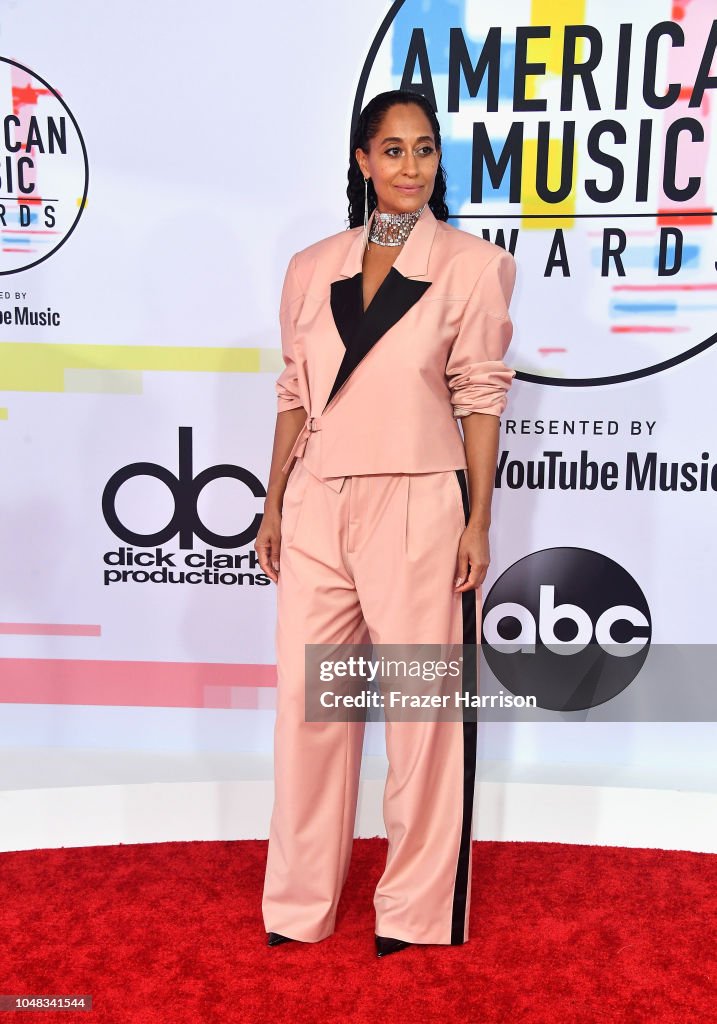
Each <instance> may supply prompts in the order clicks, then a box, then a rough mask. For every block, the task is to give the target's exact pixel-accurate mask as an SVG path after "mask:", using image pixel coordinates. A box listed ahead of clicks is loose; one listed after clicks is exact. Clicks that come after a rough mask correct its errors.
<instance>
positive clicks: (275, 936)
mask: <svg viewBox="0 0 717 1024" xmlns="http://www.w3.org/2000/svg"><path fill="white" fill-rule="evenodd" d="M282 942H294V939H290V938H289V937H288V936H287V935H279V933H278V932H269V933H268V941H267V946H280V945H281V944H282Z"/></svg>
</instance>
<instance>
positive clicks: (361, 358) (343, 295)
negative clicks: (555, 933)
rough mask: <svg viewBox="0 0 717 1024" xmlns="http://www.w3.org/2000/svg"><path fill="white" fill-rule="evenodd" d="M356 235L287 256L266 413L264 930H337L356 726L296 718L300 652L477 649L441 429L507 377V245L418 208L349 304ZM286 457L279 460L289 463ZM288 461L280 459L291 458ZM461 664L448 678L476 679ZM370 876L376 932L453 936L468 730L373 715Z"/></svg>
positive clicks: (458, 502)
mask: <svg viewBox="0 0 717 1024" xmlns="http://www.w3.org/2000/svg"><path fill="white" fill-rule="evenodd" d="M363 252H364V239H363V229H362V228H353V229H351V230H349V231H344V232H340V233H338V234H336V235H332V236H331V237H329V238H326V239H323V240H321V241H319V242H317V243H315V244H314V245H311V246H309V247H308V248H306V249H304V250H302V251H301V252H299V253H297V254H296V255H295V256H294V257H293V258H292V260H291V262H290V264H289V268H288V270H287V274H286V278H285V281H284V289H283V292H282V299H281V310H280V320H281V329H282V351H283V356H284V362H285V369H284V371H283V372H282V373H281V375H280V377H279V378H278V380H277V382H276V393H277V401H278V411H279V412H281V411H283V410H288V409H296V408H301V407H303V408H304V409H305V410H306V412H307V420H306V423H305V424H304V427H303V428H302V430H301V432H300V434H299V436H298V437H297V439H296V443H295V444H294V446H293V449H292V451H291V453H290V455H289V458H288V459H287V461H286V463H285V466H284V469H285V470H289V469H290V470H291V472H290V477H289V480H288V482H287V487H286V492H285V496H284V505H283V510H282V536H281V552H280V565H281V568H280V573H279V584H278V588H277V601H278V609H277V630H276V656H277V669H278V687H277V718H276V727H275V744H274V759H275V762H274V763H275V802H274V808H273V813H272V819H271V829H270V837H269V850H268V858H267V868H266V878H265V885H264V896H263V904H262V907H263V915H264V924H265V927H266V930H267V931H275V932H279V933H280V934H283V935H286V936H289V937H290V938H294V939H299V940H303V941H307V942H315V941H319V940H320V939H323V938H325V937H327V936H328V935H330V934H331V933H332V932H333V930H334V927H335V918H336V908H337V904H338V899H339V896H340V893H341V889H342V886H343V883H344V881H345V879H346V875H347V873H348V868H349V860H350V855H351V847H352V841H353V833H354V823H355V812H356V800H357V795H358V783H359V770H360V764H361V752H362V743H363V729H364V725H363V722H330V721H329V722H315V721H308V722H307V721H306V717H305V703H304V700H305V692H304V684H305V678H304V668H305V662H304V654H305V651H304V645H305V644H341V643H373V644H453V643H458V644H469V645H470V644H476V643H478V641H479V638H480V621H481V600H480V595H481V591H480V589H479V590H478V591H475V590H474V591H469V592H467V593H464V594H460V593H458V594H456V593H455V590H454V579H455V569H456V554H457V548H458V541H459V539H460V535H461V533H462V531H463V529H464V528H465V524H466V521H467V517H468V514H469V502H468V486H467V484H468V482H467V479H466V472H465V470H466V468H467V462H466V455H465V448H464V445H463V440H462V436H461V433H460V430H459V427H458V422H457V421H458V419H459V418H460V417H461V416H464V415H468V414H470V413H473V412H481V413H488V414H492V415H495V416H500V415H501V413H502V412H503V410H504V409H505V405H506V401H507V392H508V390H509V388H510V385H511V382H512V378H513V376H514V374H515V371H514V370H512V369H509V368H508V367H507V366H506V364H505V362H504V361H503V360H504V357H505V355H506V352H507V349H508V346H509V344H510V340H511V337H512V323H511V319H510V316H509V312H508V307H509V303H510V299H511V296H512V292H513V286H514V283H515V272H516V267H515V261H514V259H513V257H512V256H511V254H510V253H508V252H506V251H504V250H503V249H502V248H500V247H499V246H496V245H494V244H492V243H490V242H488V241H486V240H484V239H482V238H478V237H476V236H474V235H471V234H469V233H467V232H464V231H460V230H458V229H457V228H454V227H452V226H450V225H448V224H447V223H445V222H443V221H439V220H437V219H436V218H435V216H434V215H433V213H432V211H431V209H430V207H429V206H427V205H426V206H425V207H424V209H423V212H422V213H421V216H420V217H419V219H418V220H417V222H416V224H415V225H414V227H413V229H412V230H411V233H410V234H409V236H408V239H407V241H406V242H405V243H404V246H403V248H402V249H401V251H400V253H399V255H398V257H397V259H396V261H395V262H394V264H393V266H392V268H391V270H390V271H389V272H388V275H387V276H386V278H385V279H384V281H383V282H382V284H381V286H380V287H379V289H378V291H377V292H376V294H375V296H374V298H373V299H372V301H371V303H370V305H369V307H368V309H367V310H366V311H365V312H364V311H363V286H362V261H363ZM295 457H296V461H295V462H294V459H295ZM292 463H293V466H292ZM476 674H477V659H476V660H474V662H473V671H472V677H471V673H470V672H469V673H468V676H469V678H467V679H464V689H465V690H467V691H468V692H475V691H476V689H477V679H476ZM386 749H387V755H388V760H389V772H388V777H387V781H386V788H385V793H384V805H383V810H384V820H385V823H386V830H387V835H388V840H389V851H388V858H387V863H386V869H385V871H384V874H383V875H382V877H381V879H380V881H379V883H378V885H377V888H376V892H375V896H374V905H375V910H376V933H377V934H379V935H388V936H393V937H396V938H402V939H405V940H407V941H410V942H416V943H422V942H423V943H443V944H449V943H450V944H454V945H457V944H460V943H462V942H465V941H466V940H467V939H468V915H469V909H470V872H471V839H472V814H473V794H474V783H475V767H476V723H475V721H473V722H471V721H462V722H461V721H433V722H431V721H421V722H409V721H386Z"/></svg>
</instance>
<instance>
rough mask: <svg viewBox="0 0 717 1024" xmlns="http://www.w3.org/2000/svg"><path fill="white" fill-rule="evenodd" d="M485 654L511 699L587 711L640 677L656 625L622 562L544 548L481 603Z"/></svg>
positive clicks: (519, 564) (555, 708)
mask: <svg viewBox="0 0 717 1024" xmlns="http://www.w3.org/2000/svg"><path fill="white" fill-rule="evenodd" d="M482 618H483V630H482V636H483V654H484V656H485V659H486V661H487V663H488V665H489V666H490V668H491V670H492V671H493V673H494V675H495V676H496V678H497V679H498V681H499V682H500V683H501V684H502V685H503V686H505V687H506V689H508V690H510V691H511V692H512V693H514V694H516V695H518V694H520V695H522V696H528V695H534V696H535V698H536V700H537V703H538V706H539V707H542V708H545V709H548V710H551V711H581V710H585V709H586V708H592V707H596V706H597V705H598V704H604V703H605V701H608V700H611V699H612V698H613V697H615V696H616V695H617V694H619V693H621V692H622V691H623V690H624V689H625V688H626V687H627V686H629V684H630V683H631V682H632V680H633V679H634V678H635V676H636V675H637V673H638V672H639V671H640V669H641V667H642V665H643V662H644V661H645V658H646V657H647V652H648V649H649V646H650V637H651V632H652V623H651V618H650V609H649V607H648V604H647V601H646V600H645V595H644V594H643V593H642V590H641V589H640V587H639V586H638V585H637V583H636V582H635V580H634V579H633V578H632V576H631V575H630V574H629V573H628V572H627V571H626V570H625V569H623V567H622V566H621V565H618V564H617V562H614V561H613V560H612V559H611V558H607V557H606V556H605V555H601V554H599V553H598V552H596V551H589V550H586V549H585V548H546V549H545V550H543V551H536V552H534V553H533V554H530V555H527V556H526V557H525V558H522V559H521V560H520V561H519V562H516V563H515V564H514V565H512V566H511V567H510V568H509V569H507V570H506V572H504V573H503V575H502V576H500V577H499V579H498V580H496V582H495V584H494V585H493V587H492V588H491V590H490V593H489V594H488V595H487V596H486V598H485V600H484V602H483V613H482Z"/></svg>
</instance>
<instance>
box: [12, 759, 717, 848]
mask: <svg viewBox="0 0 717 1024" xmlns="http://www.w3.org/2000/svg"><path fill="white" fill-rule="evenodd" d="M385 773H386V760H385V757H373V756H366V757H364V762H363V769H362V782H361V791H360V796H359V807H358V814H357V821H356V835H357V836H361V837H368V836H376V835H378V836H384V835H385V829H384V824H383V820H382V816H381V801H382V795H383V782H384V778H385ZM88 778H91V779H92V780H93V782H92V784H91V785H87V779H88ZM715 782H716V780H715V779H714V778H712V777H710V776H709V775H705V773H704V772H703V771H697V770H695V769H694V768H693V769H685V770H683V771H681V772H679V773H676V772H675V770H674V769H671V770H670V771H669V773H668V772H665V773H664V774H663V775H662V776H660V774H659V773H656V772H655V771H654V770H651V771H649V772H648V771H647V770H645V769H641V770H640V769H635V768H630V767H627V766H619V765H614V764H613V765H604V766H601V765H595V764H589V765H588V764H572V763H562V764H551V765H542V766H539V767H538V766H531V765H527V764H519V765H516V764H514V763H511V762H508V761H485V760H481V761H479V763H478V775H477V788H476V800H475V829H474V837H475V838H476V839H479V840H480V839H482V840H489V839H490V840H505V841H526V842H558V843H586V844H595V845H610V846H633V847H653V848H661V849H676V850H695V851H700V852H709V853H717V785H716V784H715ZM272 796H273V781H272V762H271V757H270V756H268V755H259V754H209V753H204V754H202V753H199V754H196V753H195V754H193V755H191V756H189V755H180V754H157V753H152V754H150V753H143V752H141V751H128V752H117V751H99V750H94V749H84V750H83V749H73V750H67V749H56V750H53V749H46V748H43V749H42V750H41V751H37V752H34V753H33V752H32V751H29V750H28V748H22V749H19V748H18V749H14V750H13V748H8V747H5V748H4V749H2V750H0V850H1V851H10V850H30V849H45V848H55V847H63V846H64V847H75V846H95V845H114V844H117V843H124V844H130V843H150V842H152V843H160V842H184V841H188V840H206V841H211V840H218V839H221V840H226V839H264V838H266V836H267V835H268V828H269V816H270V813H271V804H272Z"/></svg>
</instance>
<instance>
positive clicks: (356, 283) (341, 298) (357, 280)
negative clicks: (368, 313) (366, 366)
mask: <svg viewBox="0 0 717 1024" xmlns="http://www.w3.org/2000/svg"><path fill="white" fill-rule="evenodd" d="M362 311H363V286H362V281H361V274H355V275H354V277H343V278H341V280H339V281H332V282H331V312H332V313H333V315H334V323H335V324H336V329H337V330H338V332H339V334H340V335H341V340H342V341H343V343H344V348H349V346H350V344H351V340H352V338H353V336H354V334H355V333H356V329H357V328H358V326H359V324H360V323H361V314H362Z"/></svg>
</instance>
